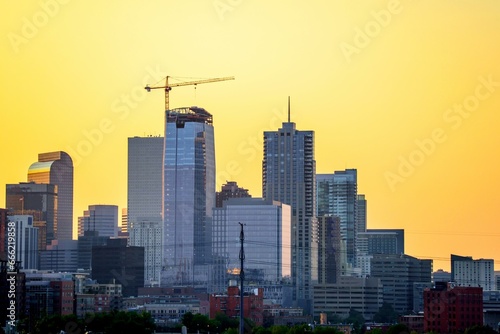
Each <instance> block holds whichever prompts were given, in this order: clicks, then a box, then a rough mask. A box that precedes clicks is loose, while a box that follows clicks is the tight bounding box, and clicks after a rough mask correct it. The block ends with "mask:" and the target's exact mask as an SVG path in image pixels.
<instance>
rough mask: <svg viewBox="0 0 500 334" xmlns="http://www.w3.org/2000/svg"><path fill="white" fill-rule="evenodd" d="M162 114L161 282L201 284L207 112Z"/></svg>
mask: <svg viewBox="0 0 500 334" xmlns="http://www.w3.org/2000/svg"><path fill="white" fill-rule="evenodd" d="M165 112H166V124H165V145H164V148H165V153H164V158H165V160H164V165H163V167H164V172H163V176H164V189H163V194H164V205H163V210H164V211H163V213H164V215H163V218H164V226H163V228H164V230H163V236H164V240H163V246H164V249H163V263H162V266H163V268H164V270H163V271H162V278H161V281H162V283H161V284H162V285H163V286H171V285H177V284H192V285H197V286H200V287H206V284H207V282H208V275H209V274H208V269H209V266H208V264H210V263H211V257H210V255H211V248H212V247H211V240H212V238H211V224H212V208H213V207H215V144H214V127H213V121H212V115H211V114H210V113H208V112H207V111H206V110H205V109H203V108H198V107H190V108H178V109H173V110H167V111H165Z"/></svg>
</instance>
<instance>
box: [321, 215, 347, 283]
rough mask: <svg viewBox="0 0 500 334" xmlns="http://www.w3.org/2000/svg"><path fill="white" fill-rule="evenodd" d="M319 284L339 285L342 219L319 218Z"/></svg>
mask: <svg viewBox="0 0 500 334" xmlns="http://www.w3.org/2000/svg"><path fill="white" fill-rule="evenodd" d="M318 225H319V242H318V250H319V251H318V259H319V261H318V283H319V284H334V283H337V281H338V279H339V277H340V273H341V251H342V248H341V243H340V218H339V217H332V216H322V217H318Z"/></svg>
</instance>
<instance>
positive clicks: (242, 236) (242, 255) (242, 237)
mask: <svg viewBox="0 0 500 334" xmlns="http://www.w3.org/2000/svg"><path fill="white" fill-rule="evenodd" d="M239 224H240V226H241V231H240V244H241V248H240V333H239V334H244V333H245V323H244V319H243V281H244V280H245V273H244V272H243V260H245V250H244V249H243V241H244V240H245V234H244V233H243V224H242V223H239Z"/></svg>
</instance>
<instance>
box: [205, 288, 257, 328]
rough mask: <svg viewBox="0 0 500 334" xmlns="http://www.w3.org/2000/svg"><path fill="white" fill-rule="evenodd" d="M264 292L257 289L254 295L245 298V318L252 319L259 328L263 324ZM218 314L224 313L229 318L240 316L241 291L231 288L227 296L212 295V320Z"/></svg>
mask: <svg viewBox="0 0 500 334" xmlns="http://www.w3.org/2000/svg"><path fill="white" fill-rule="evenodd" d="M263 310H264V290H263V289H262V288H257V289H255V290H254V293H253V294H252V293H245V294H244V296H243V312H244V313H243V317H245V318H248V319H251V320H252V321H253V322H255V324H256V325H257V326H262V324H263ZM217 313H223V314H225V315H227V316H229V317H238V316H239V315H240V289H239V288H238V287H237V286H230V287H228V289H227V295H220V294H211V295H210V318H211V319H213V318H215V316H216V315H217Z"/></svg>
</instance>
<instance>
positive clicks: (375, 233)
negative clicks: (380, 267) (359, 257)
mask: <svg viewBox="0 0 500 334" xmlns="http://www.w3.org/2000/svg"><path fill="white" fill-rule="evenodd" d="M357 239H358V240H357V244H358V253H360V254H368V255H373V254H404V249H405V248H404V230H403V229H395V230H388V229H383V230H382V229H381V230H374V229H368V230H367V231H366V232H360V233H358V237H357Z"/></svg>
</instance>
